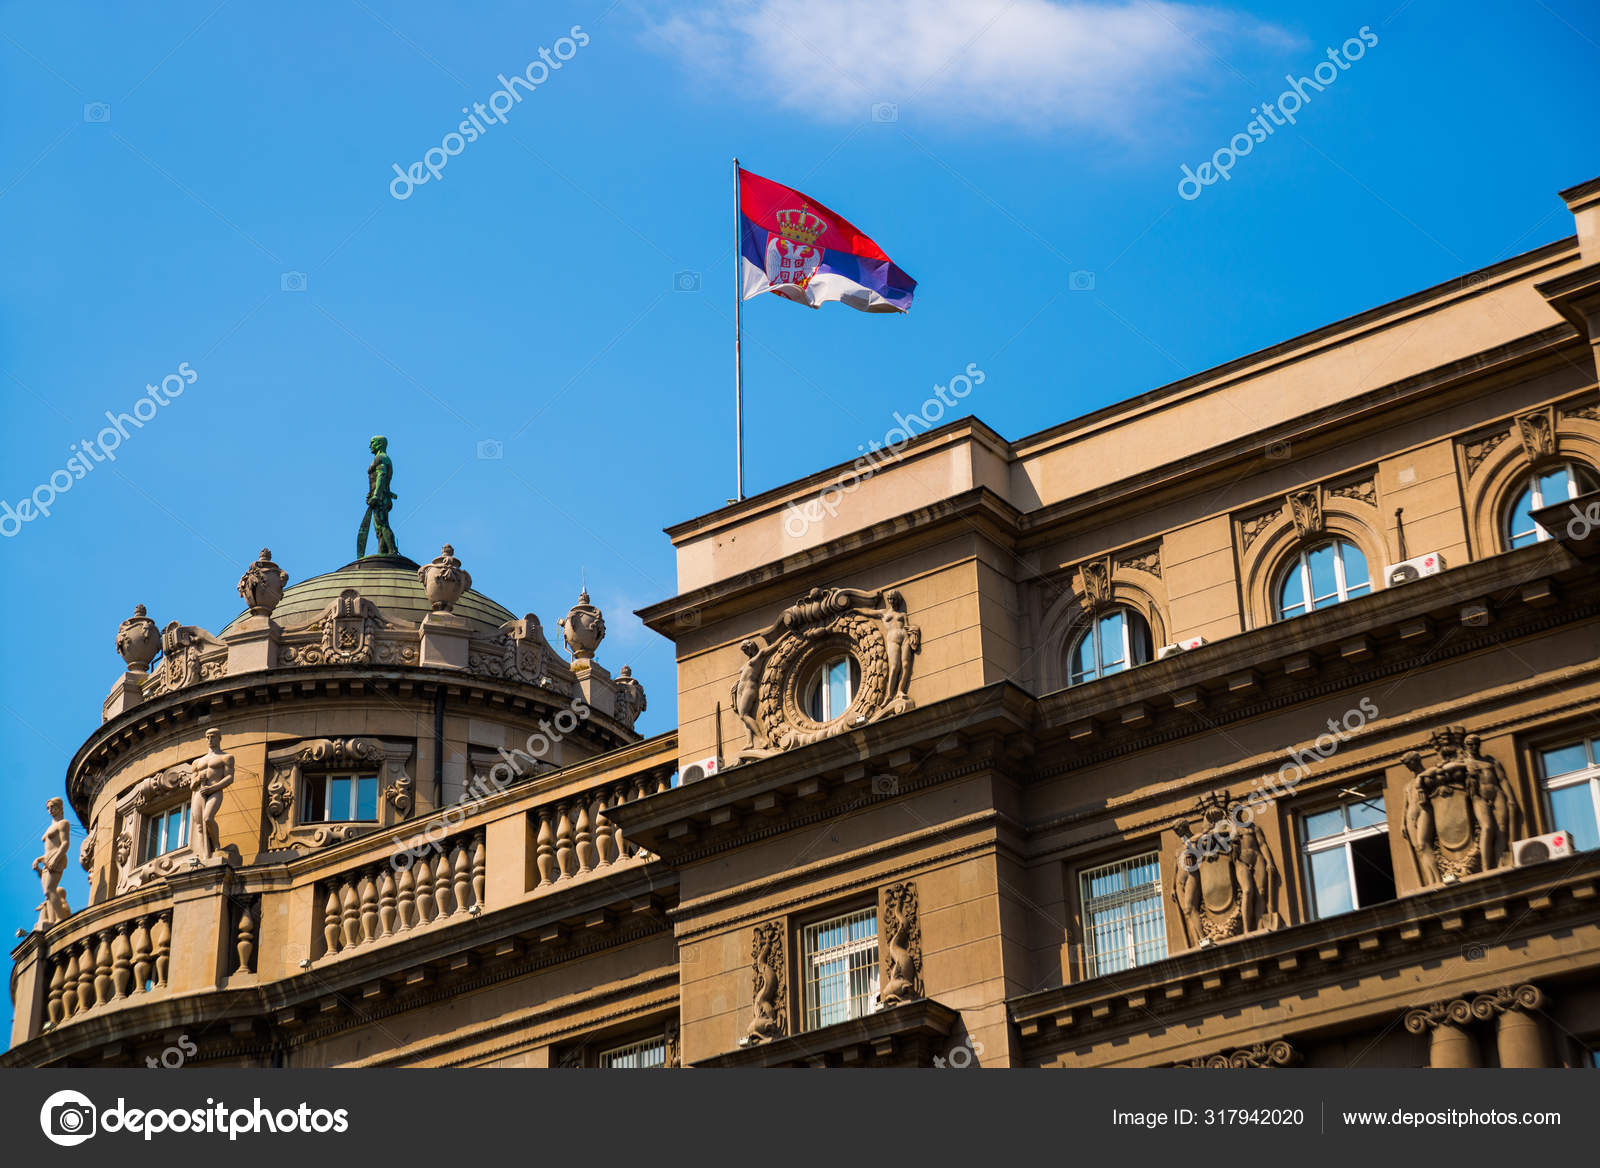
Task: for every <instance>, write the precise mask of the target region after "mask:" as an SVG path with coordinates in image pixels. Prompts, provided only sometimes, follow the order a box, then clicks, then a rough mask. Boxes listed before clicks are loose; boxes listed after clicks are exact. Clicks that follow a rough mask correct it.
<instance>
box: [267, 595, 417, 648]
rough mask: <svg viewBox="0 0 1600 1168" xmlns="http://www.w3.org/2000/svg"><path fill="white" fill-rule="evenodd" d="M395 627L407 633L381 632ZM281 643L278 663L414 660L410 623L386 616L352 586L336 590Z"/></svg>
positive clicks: (414, 637)
mask: <svg viewBox="0 0 1600 1168" xmlns="http://www.w3.org/2000/svg"><path fill="white" fill-rule="evenodd" d="M399 630H405V631H406V633H407V634H409V635H406V636H402V637H396V636H393V635H383V634H386V633H388V634H392V633H393V632H395V631H399ZM306 634H314V636H312V637H310V638H308V637H307V636H306ZM284 642H285V643H284V644H282V645H280V646H279V648H278V664H279V665H370V664H374V663H376V664H378V665H415V664H416V663H417V641H416V635H415V632H414V626H412V625H410V624H401V623H398V622H395V621H390V620H388V619H386V618H385V617H384V615H383V613H382V612H381V611H380V610H379V608H378V606H377V605H376V604H374V603H372V601H370V600H368V599H367V598H366V597H365V596H362V595H361V593H360V592H358V591H357V590H356V589H354V588H346V589H345V590H344V591H342V592H340V593H339V595H338V596H337V597H336V598H335V599H334V600H333V602H332V603H331V604H329V605H328V607H327V608H325V609H323V610H322V613H321V614H320V615H319V616H318V617H317V618H316V619H315V620H313V621H311V622H310V623H309V624H306V625H304V626H302V627H301V628H299V629H296V630H295V633H294V635H290V636H286V637H285V638H284Z"/></svg>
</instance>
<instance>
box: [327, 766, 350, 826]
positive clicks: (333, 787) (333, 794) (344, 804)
mask: <svg viewBox="0 0 1600 1168" xmlns="http://www.w3.org/2000/svg"><path fill="white" fill-rule="evenodd" d="M327 811H328V822H330V823H343V822H344V821H345V820H347V819H349V818H350V776H349V775H334V776H332V777H331V778H330V779H329V780H328V808H327Z"/></svg>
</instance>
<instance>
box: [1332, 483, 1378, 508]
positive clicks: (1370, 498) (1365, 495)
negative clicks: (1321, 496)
mask: <svg viewBox="0 0 1600 1168" xmlns="http://www.w3.org/2000/svg"><path fill="white" fill-rule="evenodd" d="M1328 494H1330V495H1333V496H1336V497H1338V498H1340V499H1354V500H1355V501H1356V502H1358V503H1365V504H1366V505H1367V506H1369V507H1376V506H1377V505H1378V483H1377V480H1376V479H1373V478H1364V479H1356V480H1355V481H1354V482H1345V483H1340V484H1339V485H1338V486H1336V487H1329V488H1328Z"/></svg>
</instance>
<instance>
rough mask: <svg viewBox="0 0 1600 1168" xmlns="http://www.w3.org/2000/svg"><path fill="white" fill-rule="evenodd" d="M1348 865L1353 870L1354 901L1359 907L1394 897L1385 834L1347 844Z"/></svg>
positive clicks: (1392, 872) (1391, 864)
mask: <svg viewBox="0 0 1600 1168" xmlns="http://www.w3.org/2000/svg"><path fill="white" fill-rule="evenodd" d="M1350 866H1351V867H1352V868H1354V869H1355V873H1356V903H1357V904H1358V905H1360V906H1361V907H1362V908H1366V907H1367V906H1368V905H1373V904H1382V903H1383V902H1384V901H1386V900H1393V899H1394V861H1393V860H1392V859H1390V858H1389V833H1388V832H1384V833H1383V834H1382V835H1369V836H1368V837H1367V838H1366V839H1358V840H1352V841H1351V843H1350Z"/></svg>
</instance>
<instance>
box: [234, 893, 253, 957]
mask: <svg viewBox="0 0 1600 1168" xmlns="http://www.w3.org/2000/svg"><path fill="white" fill-rule="evenodd" d="M234 944H235V948H236V949H237V950H238V953H239V972H240V973H254V972H255V971H256V918H255V911H254V906H253V905H252V904H251V902H250V901H248V900H246V901H244V902H243V903H242V904H241V905H240V906H239V930H238V934H237V939H236V941H235V943H234Z"/></svg>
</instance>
